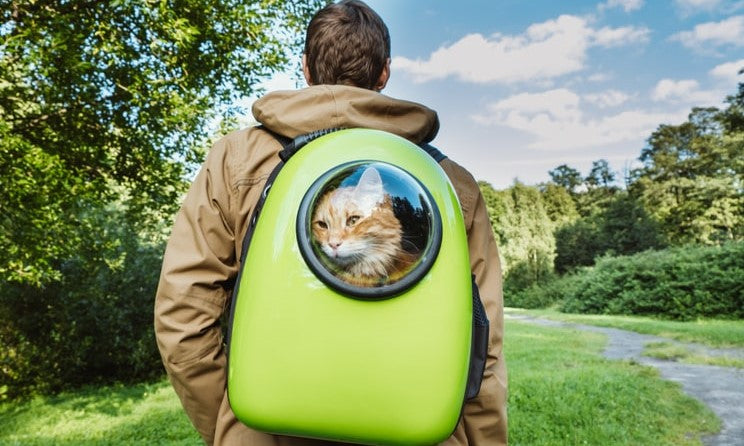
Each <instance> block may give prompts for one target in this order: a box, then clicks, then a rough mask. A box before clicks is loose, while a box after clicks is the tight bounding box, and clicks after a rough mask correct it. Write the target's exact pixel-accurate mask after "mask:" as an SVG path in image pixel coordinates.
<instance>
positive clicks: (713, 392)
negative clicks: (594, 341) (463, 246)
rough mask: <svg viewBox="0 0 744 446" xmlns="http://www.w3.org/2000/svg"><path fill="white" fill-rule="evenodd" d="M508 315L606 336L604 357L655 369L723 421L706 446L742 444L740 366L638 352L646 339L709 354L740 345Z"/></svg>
mask: <svg viewBox="0 0 744 446" xmlns="http://www.w3.org/2000/svg"><path fill="white" fill-rule="evenodd" d="M505 317H506V318H508V319H514V320H520V321H525V322H530V323H535V324H539V325H545V326H553V327H569V328H575V329H578V330H586V331H593V332H597V333H602V334H605V335H606V336H607V346H606V347H605V350H604V355H605V357H607V358H609V359H632V360H634V361H636V362H638V363H641V364H645V365H650V366H653V367H656V368H657V369H659V371H660V373H661V376H662V377H663V378H664V379H667V380H669V381H674V382H678V383H680V384H681V385H682V389H683V390H684V391H685V392H686V393H687V394H689V395H691V396H693V397H694V398H697V399H698V400H700V401H702V402H703V403H705V404H706V405H708V407H710V408H711V410H713V412H714V413H715V414H716V415H717V416H718V417H719V418H720V419H721V420H722V421H723V429H722V430H721V432H719V433H718V434H716V435H713V436H710V437H708V438H705V439H704V440H703V441H704V443H705V444H706V445H710V446H744V369H737V368H733V367H719V366H712V365H696V364H685V363H681V362H674V361H665V360H662V359H656V358H650V357H646V356H641V353H642V352H643V349H644V346H645V345H646V344H647V343H649V342H662V341H663V342H671V343H675V344H681V345H684V346H686V347H688V348H689V349H691V350H693V351H698V352H701V353H704V354H707V355H710V356H717V355H726V356H731V357H739V358H744V349H715V348H710V347H706V346H704V345H700V344H687V343H681V342H677V341H673V340H670V339H667V338H662V337H659V336H652V335H645V334H639V333H635V332H632V331H626V330H619V329H617V328H605V327H595V326H592V325H582V324H573V323H567V322H559V321H553V320H548V319H539V318H535V317H532V316H526V315H516V314H507V315H505Z"/></svg>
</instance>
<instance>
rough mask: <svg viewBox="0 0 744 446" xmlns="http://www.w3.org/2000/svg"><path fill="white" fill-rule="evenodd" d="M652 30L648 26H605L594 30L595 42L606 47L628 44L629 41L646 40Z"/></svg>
mask: <svg viewBox="0 0 744 446" xmlns="http://www.w3.org/2000/svg"><path fill="white" fill-rule="evenodd" d="M649 33H650V31H649V29H648V28H636V27H634V26H623V27H620V28H610V27H607V26H605V27H604V28H602V29H599V30H597V31H595V32H594V43H596V44H597V45H600V46H604V47H611V46H620V45H626V44H628V43H637V42H646V41H648V35H649Z"/></svg>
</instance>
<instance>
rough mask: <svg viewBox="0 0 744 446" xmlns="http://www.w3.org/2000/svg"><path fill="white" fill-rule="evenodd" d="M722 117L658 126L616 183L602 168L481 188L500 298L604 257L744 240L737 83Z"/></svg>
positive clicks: (742, 112) (709, 111)
mask: <svg viewBox="0 0 744 446" xmlns="http://www.w3.org/2000/svg"><path fill="white" fill-rule="evenodd" d="M725 104H726V106H725V107H724V108H722V109H719V108H714V107H708V108H694V109H692V111H691V112H690V114H689V116H688V119H687V120H686V121H685V122H683V123H681V124H663V125H660V126H659V127H658V128H657V129H656V130H655V131H654V132H653V133H652V134H651V135H650V136H649V138H648V140H647V144H646V146H645V147H644V148H643V149H642V150H641V152H640V155H639V157H638V159H639V161H640V162H641V166H640V167H637V168H633V169H630V170H628V171H626V172H624V173H623V176H622V178H618V173H617V172H613V171H612V170H611V169H610V167H609V164H608V163H607V161H606V160H598V161H595V162H593V163H592V167H591V169H590V170H589V172H587V173H586V174H585V175H583V174H582V173H581V172H580V171H578V170H577V169H575V168H573V167H570V166H568V165H565V164H564V165H560V166H557V167H556V168H554V169H552V170H550V171H549V174H550V181H548V182H546V183H543V184H539V185H537V186H527V185H524V184H522V183H520V182H518V181H516V182H515V183H514V185H513V186H511V187H509V188H507V189H505V190H499V191H497V190H494V188H493V187H492V186H491V185H489V184H487V183H485V182H481V183H480V187H481V191H482V193H483V195H484V197H485V199H486V203H487V206H488V211H489V214H490V217H491V222H492V225H493V230H494V233H495V234H496V237H497V240H498V241H499V244H500V247H501V255H502V260H503V262H504V270H505V275H506V282H505V294H506V299H507V303H509V298H510V296H514V295H516V294H518V293H519V292H520V291H521V290H524V289H527V288H529V287H530V286H532V285H534V284H539V283H545V282H549V281H551V280H553V279H555V278H556V277H557V276H560V275H563V274H567V273H571V272H575V271H577V270H578V269H580V268H582V267H588V266H591V265H594V264H595V262H596V261H597V260H598V259H600V258H603V257H612V256H623V255H630V254H634V253H638V252H642V251H646V250H658V249H662V248H666V247H680V246H688V245H722V244H726V243H728V242H741V241H742V239H744V83H742V84H739V86H738V91H737V92H736V93H735V94H732V95H730V96H728V97H727V98H726V100H725Z"/></svg>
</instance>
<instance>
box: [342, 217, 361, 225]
mask: <svg viewBox="0 0 744 446" xmlns="http://www.w3.org/2000/svg"><path fill="white" fill-rule="evenodd" d="M360 218H362V217H360V216H358V215H352V216H351V217H349V218H347V219H346V226H353V225H355V224H356V222H358V221H359V219H360Z"/></svg>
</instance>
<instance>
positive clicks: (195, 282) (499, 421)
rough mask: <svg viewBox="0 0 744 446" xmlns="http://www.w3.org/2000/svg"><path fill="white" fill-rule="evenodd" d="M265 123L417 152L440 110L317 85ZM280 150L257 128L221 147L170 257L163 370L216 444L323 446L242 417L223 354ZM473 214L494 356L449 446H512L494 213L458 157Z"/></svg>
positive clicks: (451, 167)
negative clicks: (346, 133)
mask: <svg viewBox="0 0 744 446" xmlns="http://www.w3.org/2000/svg"><path fill="white" fill-rule="evenodd" d="M253 113H254V115H255V117H256V119H257V120H258V121H259V122H260V123H262V124H263V125H264V126H265V127H266V128H268V129H270V130H271V131H273V132H276V133H278V134H281V135H284V136H287V137H290V138H294V137H296V136H299V135H301V134H304V133H308V132H310V131H314V130H319V129H324V128H330V127H347V128H352V127H365V128H373V129H379V130H386V131H388V132H391V133H395V134H397V135H400V136H403V137H405V138H407V139H409V140H411V141H412V142H414V143H416V144H419V143H421V142H424V141H427V142H428V141H431V140H432V139H434V137H435V136H436V133H437V131H438V129H439V121H438V118H437V115H436V113H435V112H433V111H432V110H430V109H428V108H426V107H423V106H421V105H419V104H415V103H412V102H406V101H400V100H396V99H392V98H389V97H386V96H384V95H382V94H379V93H376V92H373V91H370V90H364V89H359V88H354V87H346V86H328V85H320V86H314V87H310V88H306V89H304V90H299V91H285V92H275V93H271V94H268V95H266V96H264V97H263V98H262V99H260V100H259V101H257V102H256V104H255V105H254V107H253ZM280 149H281V146H280V144H279V143H278V142H277V141H276V140H275V139H274V138H273V137H272V136H270V135H269V134H268V133H267V132H266V131H264V130H261V129H259V128H249V129H244V130H239V131H236V132H233V133H231V134H229V135H227V136H225V137H224V138H222V139H220V140H219V141H218V142H217V143H216V144H215V145H214V147H213V148H212V150H210V152H209V154H208V156H207V159H206V161H205V163H204V165H203V166H202V169H201V171H200V173H199V174H198V176H197V177H196V179H195V180H194V183H193V184H192V185H191V189H190V190H189V193H188V195H187V196H186V199H185V201H184V203H183V207H182V208H181V210H180V211H179V213H178V215H177V217H176V222H175V225H174V227H173V231H172V233H171V237H170V240H169V242H168V246H167V249H166V252H165V258H164V260H163V269H162V272H161V276H160V284H159V286H158V291H157V296H156V300H155V333H156V337H157V342H158V347H159V349H160V353H161V355H162V358H163V363H164V365H165V368H166V370H167V372H168V376H169V378H170V380H171V383H172V384H173V387H174V389H175V390H176V393H177V394H178V396H179V398H180V399H181V403H182V404H183V407H184V409H185V410H186V413H187V414H188V416H189V418H190V419H191V422H192V423H193V424H194V426H195V427H196V429H197V430H198V431H199V433H200V434H201V436H202V438H204V440H205V441H206V442H207V443H208V444H213V443H214V444H218V445H250V446H285V445H286V446H290V445H291V446H295V445H320V444H327V442H318V441H314V440H304V439H298V438H290V437H280V436H273V435H268V434H264V433H260V432H257V431H254V430H252V429H250V428H248V427H246V426H245V425H243V424H242V423H240V422H239V421H237V420H236V419H235V416H234V415H233V413H232V411H231V410H230V406H229V404H228V401H227V394H226V390H225V381H226V373H225V365H226V358H225V347H224V345H223V339H222V334H221V333H222V332H221V328H220V324H221V323H222V322H224V318H223V315H224V313H225V310H226V308H227V307H228V304H229V299H230V297H231V291H232V287H233V285H234V281H235V278H236V276H237V273H238V266H239V265H238V256H239V253H240V248H241V243H242V241H243V236H244V234H245V232H246V228H247V222H248V218H249V215H250V214H251V211H252V210H253V208H254V206H255V204H256V202H257V200H258V197H259V195H260V193H261V190H262V187H263V185H264V183H265V182H266V178H267V176H268V175H269V173H270V172H271V170H272V169H273V167H274V166H275V165H276V164H277V162H278V161H279V158H278V156H277V152H278V151H279V150H280ZM441 166H442V167H443V168H444V170H445V172H446V173H447V175H448V176H449V178H450V180H451V181H452V183H453V184H454V186H455V189H456V191H457V195H458V198H459V200H460V204H461V206H462V209H463V212H464V214H465V223H466V227H467V233H468V243H469V248H470V262H471V266H472V270H473V272H474V273H475V275H476V281H477V283H478V286H479V288H480V293H481V298H482V299H483V301H484V304H485V307H486V312H487V313H488V318H489V320H490V322H491V327H490V333H491V339H490V345H489V358H488V361H487V365H486V371H485V373H484V379H483V384H482V385H481V390H480V393H479V395H478V396H477V397H476V398H475V399H473V400H470V401H468V402H467V404H466V405H465V407H464V410H463V417H462V418H461V420H460V422H459V424H458V426H457V429H456V430H455V432H454V433H453V435H452V437H450V438H449V439H448V440H447V441H445V442H444V443H443V444H444V445H484V446H490V445H497V444H505V443H506V367H505V364H504V360H503V357H502V334H503V302H502V294H501V267H500V265H499V256H498V251H497V248H496V242H495V241H494V237H493V234H492V231H491V225H490V223H489V220H488V214H487V212H486V205H485V202H484V201H483V197H482V196H481V194H480V191H479V189H478V185H477V184H476V182H475V180H474V179H473V177H472V176H471V175H470V174H469V173H468V172H467V171H466V170H465V169H463V168H462V167H460V166H459V165H457V164H455V163H454V162H452V161H450V160H445V161H443V162H442V163H441Z"/></svg>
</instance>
